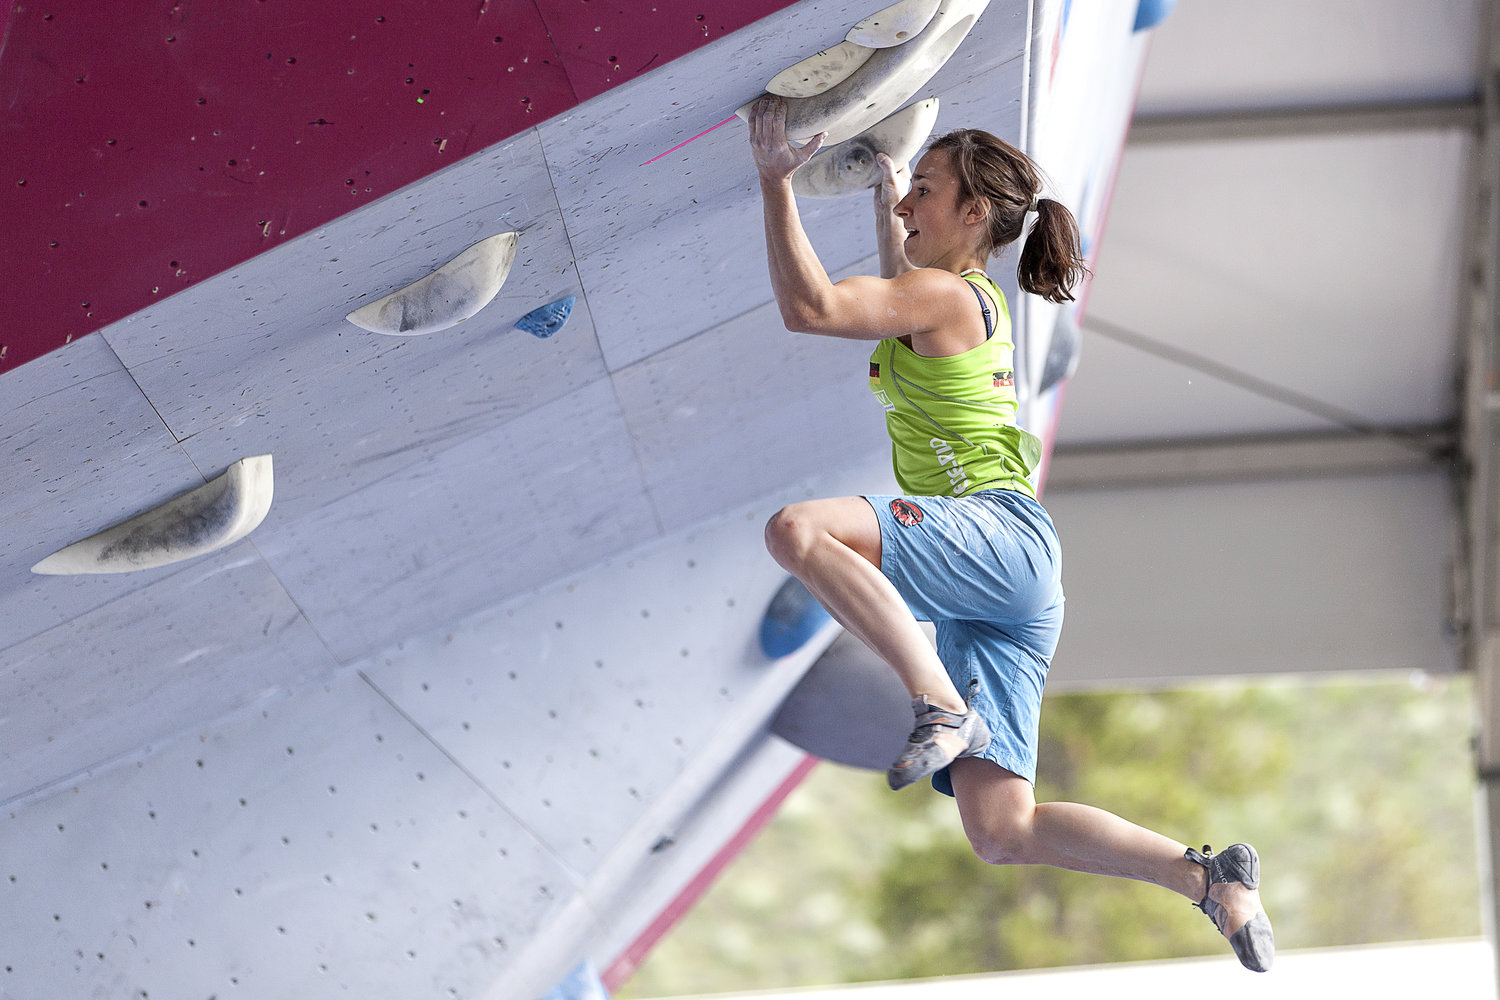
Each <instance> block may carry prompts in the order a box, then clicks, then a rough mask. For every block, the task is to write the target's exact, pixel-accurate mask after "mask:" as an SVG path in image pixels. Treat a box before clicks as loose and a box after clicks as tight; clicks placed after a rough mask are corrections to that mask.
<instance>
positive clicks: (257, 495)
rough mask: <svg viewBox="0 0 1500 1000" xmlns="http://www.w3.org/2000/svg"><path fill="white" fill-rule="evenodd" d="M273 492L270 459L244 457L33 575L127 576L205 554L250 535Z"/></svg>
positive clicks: (57, 555) (62, 553)
mask: <svg viewBox="0 0 1500 1000" xmlns="http://www.w3.org/2000/svg"><path fill="white" fill-rule="evenodd" d="M271 493H272V475H271V456H270V455H255V456H252V457H250V458H242V459H240V460H239V461H238V462H235V463H234V464H233V465H231V466H230V467H229V468H228V469H227V470H225V472H224V474H223V475H221V476H219V477H218V478H216V479H213V480H211V481H209V482H207V483H205V484H204V485H202V486H200V487H198V488H197V489H195V490H190V491H189V492H187V493H184V494H182V495H181V496H179V497H177V498H176V499H174V500H168V501H167V502H166V503H164V504H162V505H161V506H159V507H155V508H153V509H151V510H148V511H146V512H145V513H144V514H138V515H136V516H135V517H132V518H130V519H129V520H128V521H122V522H121V523H119V524H117V525H115V526H114V527H112V528H106V529H105V530H103V531H101V532H99V533H98V534H96V535H90V536H89V537H88V538H85V539H83V541H81V542H74V543H73V544H72V545H69V546H67V547H66V548H62V549H58V550H57V551H56V552H54V553H52V554H51V555H50V556H48V557H47V558H45V559H43V560H42V561H41V562H39V563H37V564H36V565H35V566H33V567H31V571H32V572H33V573H43V574H47V575H75V574H79V573H128V572H130V571H132V570H138V569H151V568H152V567H155V566H166V565H168V564H170V563H175V562H181V561H182V560H184V559H191V558H193V557H194V556H201V555H205V554H206V553H209V552H213V551H215V550H217V549H222V548H224V547H225V546H226V545H231V544H233V543H234V542H237V541H239V540H240V539H241V538H244V537H245V536H246V535H248V534H250V532H252V531H254V530H255V528H256V527H257V526H258V525H259V524H260V522H261V521H263V520H264V519H265V516H266V513H267V512H268V511H269V510H270V509H271Z"/></svg>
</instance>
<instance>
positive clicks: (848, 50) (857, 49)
mask: <svg viewBox="0 0 1500 1000" xmlns="http://www.w3.org/2000/svg"><path fill="white" fill-rule="evenodd" d="M874 54H875V49H874V48H873V47H870V46H865V45H857V44H855V43H854V42H848V41H845V42H839V43H838V44H837V45H834V46H831V47H830V48H826V49H824V50H823V51H822V52H818V53H816V54H814V55H810V56H808V57H807V58H806V59H804V60H802V61H801V62H798V63H793V64H792V65H790V66H788V67H787V68H786V69H784V70H782V71H781V72H780V73H777V74H776V75H775V76H773V77H771V82H770V83H768V84H766V92H767V93H769V94H776V95H778V96H780V97H811V96H813V95H814V94H821V93H822V92H823V91H825V90H827V89H828V88H829V87H836V86H838V85H839V84H841V83H843V82H844V81H845V80H847V79H849V76H850V75H851V74H852V73H853V72H854V71H855V70H857V69H859V68H860V67H861V66H863V65H864V64H865V60H866V59H869V58H870V56H872V55H874Z"/></svg>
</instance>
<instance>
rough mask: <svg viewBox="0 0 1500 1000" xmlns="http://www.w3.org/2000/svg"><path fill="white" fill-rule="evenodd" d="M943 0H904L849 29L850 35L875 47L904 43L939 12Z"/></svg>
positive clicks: (857, 41) (860, 42) (852, 39)
mask: <svg viewBox="0 0 1500 1000" xmlns="http://www.w3.org/2000/svg"><path fill="white" fill-rule="evenodd" d="M939 2H940V0H900V2H899V3H893V4H891V5H890V6H889V7H887V8H885V9H884V10H878V11H876V12H875V13H873V14H871V15H870V16H869V17H867V18H865V19H864V20H863V21H861V22H859V23H858V24H856V25H855V26H854V27H852V28H850V29H849V34H848V36H847V37H848V39H849V41H851V42H854V43H855V44H858V45H868V46H869V47H870V48H872V49H888V48H890V47H891V46H893V45H904V44H906V43H907V42H908V41H910V40H911V38H912V36H914V35H916V34H917V33H918V32H920V31H921V30H922V29H923V28H925V27H927V24H928V22H929V21H931V20H932V16H933V15H934V14H936V13H937V9H938V3H939Z"/></svg>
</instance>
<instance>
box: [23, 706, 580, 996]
mask: <svg viewBox="0 0 1500 1000" xmlns="http://www.w3.org/2000/svg"><path fill="white" fill-rule="evenodd" d="M0 831H3V832H0V842H3V843H4V844H5V852H4V858H3V860H0V952H3V957H0V969H3V970H4V971H0V993H3V994H4V995H5V996H7V997H11V996H13V997H17V998H18V1000H30V998H33V997H64V996H66V997H77V998H98V1000H118V998H124V997H142V998H144V997H158V998H159V997H166V998H174V997H183V998H206V997H212V996H218V997H232V996H248V997H298V998H303V1000H315V998H320V997H343V996H350V995H354V996H367V997H415V996H431V997H464V996H474V995H476V994H477V993H478V991H479V990H480V989H481V988H482V987H483V986H485V985H487V984H488V983H489V982H490V981H492V980H493V979H494V978H495V977H496V976H497V975H498V974H499V971H500V970H501V969H503V968H504V966H505V965H506V964H507V963H508V962H510V961H511V960H512V959H513V957H514V951H513V949H515V948H517V947H518V946H519V945H521V944H522V943H524V942H525V941H526V940H527V939H528V938H529V936H530V935H531V933H532V932H534V931H535V929H536V928H537V926H539V925H540V923H541V922H543V921H544V920H545V919H546V918H547V916H548V914H549V913H551V912H553V911H554V910H555V909H556V908H557V906H558V905H559V901H560V900H562V899H565V898H567V897H568V896H570V895H571V894H572V892H573V889H574V883H573V881H572V878H571V876H570V875H569V873H568V872H567V871H566V870H565V869H564V868H563V867H562V866H561V865H560V864H559V862H558V861H557V860H556V859H555V858H553V857H552V856H551V855H550V854H548V853H547V852H546V851H545V850H544V849H542V848H541V846H540V845H539V844H538V843H537V841H536V840H535V839H534V838H533V837H531V836H530V835H529V834H528V833H527V831H526V830H525V829H524V828H523V827H521V826H520V825H519V824H518V823H517V822H516V820H515V819H514V818H513V817H512V816H510V815H509V814H508V813H507V812H506V811H505V810H504V809H503V808H502V807H501V806H499V805H498V804H497V803H496V802H495V801H494V800H493V799H491V798H489V797H488V796H487V795H485V793H484V792H483V790H482V789H480V788H478V787H476V786H475V785H474V784H473V783H472V782H471V781H470V780H469V778H468V777H467V776H466V775H464V774H463V773H462V772H461V771H460V770H458V769H457V768H456V767H454V765H453V763H452V762H451V761H449V760H448V759H447V758H446V757H444V756H443V755H442V754H441V753H440V752H439V751H438V750H437V749H436V748H435V747H433V746H432V745H431V744H430V743H429V742H427V741H426V740H425V739H423V738H422V736H421V735H420V734H419V733H417V732H416V731H415V730H414V729H412V727H411V726H410V725H409V723H407V722H406V721H405V720H404V719H402V718H401V717H400V716H399V715H398V714H397V713H396V712H395V711H394V710H393V709H392V708H391V707H390V705H389V704H387V703H386V701H385V700H384V699H382V698H381V697H380V696H379V695H378V694H376V693H375V692H374V691H372V690H371V689H370V688H369V687H368V685H366V684H365V683H364V682H363V681H362V680H360V679H359V678H357V677H352V676H351V677H346V678H345V679H343V680H340V681H338V682H336V683H333V684H330V685H329V686H327V687H324V688H315V689H311V690H305V691H303V692H300V693H299V695H298V697H296V698H295V699H291V700H286V699H278V700H276V701H274V702H270V703H267V704H265V705H264V706H263V707H262V708H261V709H259V710H257V711H254V712H251V713H248V714H243V715H241V716H239V717H236V718H233V719H230V720H227V721H223V722H220V723H216V724H213V725H209V726H206V727H204V728H203V729H202V730H201V731H200V732H199V733H198V735H197V736H196V737H194V738H191V739H188V740H183V741H180V742H177V743H175V744H173V745H172V746H171V747H169V748H165V749H162V750H160V751H158V752H156V753H153V754H151V755H150V756H148V757H145V758H144V759H141V760H139V761H136V762H132V763H128V764H124V765H122V766H119V767H117V768H114V769H113V770H111V771H109V772H108V773H106V774H101V775H98V776H96V778H95V779H94V780H91V781H88V782H84V783H81V784H80V785H78V786H77V787H76V788H72V789H68V790H66V791H62V792H60V793H59V794H56V795H54V796H52V797H50V798H48V799H45V800H43V801H39V802H36V803H33V804H32V805H30V806H29V807H28V808H27V809H25V810H23V811H21V812H19V813H11V814H8V815H5V816H0Z"/></svg>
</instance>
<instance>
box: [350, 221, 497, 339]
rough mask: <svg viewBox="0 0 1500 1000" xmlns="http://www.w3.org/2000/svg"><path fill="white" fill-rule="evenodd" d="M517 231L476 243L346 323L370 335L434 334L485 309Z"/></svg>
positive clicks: (355, 311)
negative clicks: (367, 331)
mask: <svg viewBox="0 0 1500 1000" xmlns="http://www.w3.org/2000/svg"><path fill="white" fill-rule="evenodd" d="M519 239H520V234H519V233H500V234H499V235H497V236H491V237H489V238H488V239H483V240H480V241H479V242H478V243H475V244H474V245H473V246H471V247H469V248H468V249H467V250H465V251H464V252H463V253H461V254H459V255H458V256H457V257H454V258H453V259H452V260H450V261H449V262H448V263H446V264H444V265H443V266H442V267H440V268H438V269H437V270H436V271H433V272H432V273H431V274H429V275H428V276H427V277H425V278H420V279H418V280H417V281H414V282H412V283H411V284H409V285H407V286H406V287H405V288H401V289H398V290H396V291H394V292H392V293H391V294H389V295H387V296H385V297H384V298H380V299H376V300H375V301H374V302H371V303H369V304H368V305H364V306H360V307H359V308H358V309H356V310H354V311H353V312H351V313H350V314H349V315H348V316H347V317H345V318H346V319H348V320H349V322H351V323H353V324H354V325H355V326H357V327H361V328H362V329H365V330H369V331H370V332H371V333H384V334H391V335H395V336H403V335H412V334H421V333H436V332H437V331H438V330H446V329H448V328H449V327H450V326H456V325H457V324H459V323H462V322H463V321H464V320H466V319H468V318H469V317H470V316H473V315H474V314H475V313H477V312H478V311H479V310H481V309H483V308H484V307H485V306H487V305H489V303H490V300H491V299H493V298H494V297H495V294H496V293H497V292H499V291H500V286H501V285H503V284H505V277H506V275H508V274H509V273H510V266H511V264H512V262H514V261H515V259H516V242H517V241H518V240H519Z"/></svg>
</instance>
